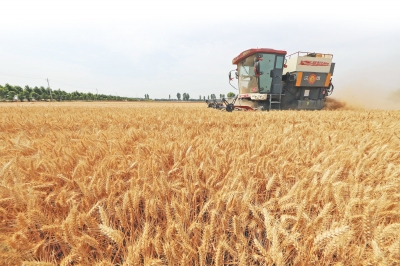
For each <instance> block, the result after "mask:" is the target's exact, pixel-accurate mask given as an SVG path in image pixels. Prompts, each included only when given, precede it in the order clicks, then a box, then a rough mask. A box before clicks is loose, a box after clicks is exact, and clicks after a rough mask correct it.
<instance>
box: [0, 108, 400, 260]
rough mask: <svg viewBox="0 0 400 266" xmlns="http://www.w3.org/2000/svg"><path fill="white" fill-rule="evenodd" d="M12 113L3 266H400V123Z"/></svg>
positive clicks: (385, 114)
mask: <svg viewBox="0 0 400 266" xmlns="http://www.w3.org/2000/svg"><path fill="white" fill-rule="evenodd" d="M0 111H1V112H0V177H1V178H0V261H1V263H2V265H21V264H24V265H273V264H275V265H334V264H337V265H366V264H373V265H375V264H380V265H397V264H400V237H399V236H400V205H399V204H398V202H399V199H400V181H399V174H400V153H399V151H400V134H399V133H398V131H399V129H400V122H399V121H400V112H399V111H363V110H341V111H329V110H328V111H273V112H236V113H227V112H219V111H216V110H211V109H207V108H205V107H203V106H201V107H199V106H198V105H193V106H191V105H167V104H148V105H146V104H135V103H127V104H121V105H117V104H111V105H107V104H101V105H100V104H94V103H79V104H78V103H73V104H57V103H48V104H45V105H44V104H41V105H18V106H15V105H11V104H9V105H0ZM39 262H40V263H39Z"/></svg>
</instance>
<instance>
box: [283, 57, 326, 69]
mask: <svg viewBox="0 0 400 266" xmlns="http://www.w3.org/2000/svg"><path fill="white" fill-rule="evenodd" d="M286 59H287V61H286V66H287V67H286V68H285V69H284V70H283V72H284V73H285V72H294V71H302V72H319V73H329V71H330V69H331V64H332V56H331V55H329V56H325V57H322V56H321V57H318V56H317V57H311V56H306V55H305V56H302V55H299V56H297V55H291V56H290V57H287V58H286Z"/></svg>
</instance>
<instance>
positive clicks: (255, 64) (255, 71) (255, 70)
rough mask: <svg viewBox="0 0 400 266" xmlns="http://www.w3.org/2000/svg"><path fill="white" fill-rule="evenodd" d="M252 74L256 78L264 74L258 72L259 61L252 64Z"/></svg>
mask: <svg viewBox="0 0 400 266" xmlns="http://www.w3.org/2000/svg"><path fill="white" fill-rule="evenodd" d="M254 74H256V76H257V77H259V76H260V75H262V74H264V72H262V71H260V62H259V61H257V62H255V63H254Z"/></svg>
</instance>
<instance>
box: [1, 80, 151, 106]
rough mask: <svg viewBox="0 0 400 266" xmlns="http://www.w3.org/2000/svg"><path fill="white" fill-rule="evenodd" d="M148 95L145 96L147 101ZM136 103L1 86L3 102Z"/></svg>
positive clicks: (133, 99) (95, 95)
mask: <svg viewBox="0 0 400 266" xmlns="http://www.w3.org/2000/svg"><path fill="white" fill-rule="evenodd" d="M147 97H148V95H147V94H146V95H145V99H148V98H147ZM51 99H53V100H54V101H135V100H138V99H137V98H130V97H121V96H117V95H115V96H114V95H105V94H93V93H91V92H87V93H85V92H78V91H74V92H66V91H63V90H60V89H58V90H52V89H49V88H45V87H43V86H41V87H37V86H36V87H29V86H28V85H26V86H25V87H23V88H22V87H20V86H12V85H10V84H6V85H5V86H2V85H0V100H1V101H21V102H22V101H41V100H44V101H48V100H51Z"/></svg>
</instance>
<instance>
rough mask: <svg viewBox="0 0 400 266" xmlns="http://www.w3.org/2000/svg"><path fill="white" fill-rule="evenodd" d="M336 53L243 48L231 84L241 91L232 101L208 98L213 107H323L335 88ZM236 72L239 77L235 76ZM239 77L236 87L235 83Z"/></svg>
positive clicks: (236, 60)
mask: <svg viewBox="0 0 400 266" xmlns="http://www.w3.org/2000/svg"><path fill="white" fill-rule="evenodd" d="M332 59H333V55H332V54H327V53H315V52H296V53H293V54H290V55H287V52H286V51H283V50H275V49H270V48H253V49H248V50H246V51H243V52H242V53H240V54H239V55H238V56H236V57H235V58H234V59H233V60H232V64H234V65H236V69H235V70H231V71H230V72H229V83H230V85H231V86H232V87H233V88H235V89H237V90H238V91H239V93H238V95H237V96H236V97H235V98H234V99H233V101H232V102H231V103H229V102H228V101H227V100H226V99H221V100H216V99H214V100H213V101H207V103H208V106H209V107H213V108H218V109H225V110H227V111H233V110H256V109H261V110H281V109H308V110H320V109H322V108H323V107H324V104H325V99H326V96H329V95H330V94H331V93H332V91H333V88H334V87H333V85H332V76H333V71H334V69H335V63H333V62H332ZM232 72H235V77H232ZM235 78H236V79H237V80H238V83H237V86H238V88H236V87H235V85H233V84H232V83H231V81H232V80H234V79H235Z"/></svg>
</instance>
